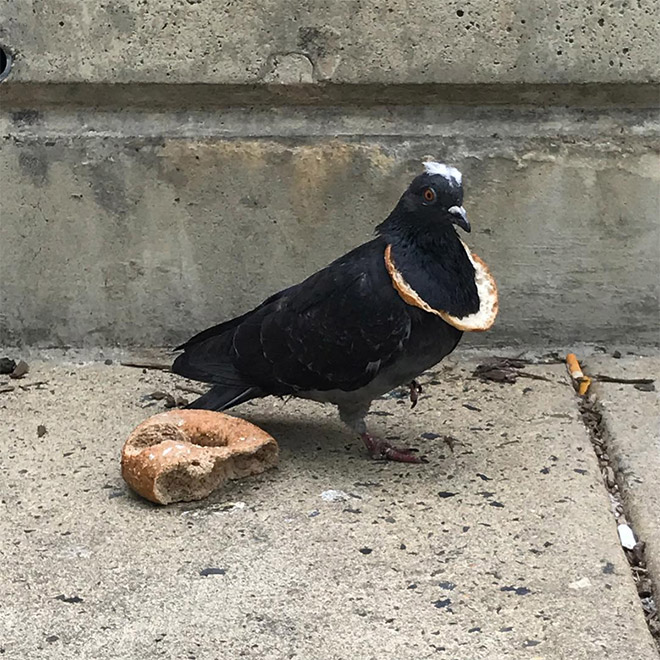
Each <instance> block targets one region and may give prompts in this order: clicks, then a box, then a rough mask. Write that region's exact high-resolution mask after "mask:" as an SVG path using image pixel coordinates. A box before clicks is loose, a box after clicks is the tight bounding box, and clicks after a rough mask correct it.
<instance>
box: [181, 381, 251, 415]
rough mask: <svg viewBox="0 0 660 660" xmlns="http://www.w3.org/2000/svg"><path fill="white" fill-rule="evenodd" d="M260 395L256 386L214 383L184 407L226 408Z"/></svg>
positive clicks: (219, 409)
mask: <svg viewBox="0 0 660 660" xmlns="http://www.w3.org/2000/svg"><path fill="white" fill-rule="evenodd" d="M258 396H260V394H259V389H258V388H256V387H247V388H245V387H243V388H231V387H223V386H222V385H214V386H213V387H212V388H211V389H210V390H209V391H208V392H206V394H202V396H200V397H199V399H195V401H193V402H192V403H189V404H188V405H187V406H186V408H203V409H204V410H216V411H222V410H228V409H229V408H233V407H234V406H237V405H238V404H239V403H245V401H249V400H250V399H254V398H256V397H258Z"/></svg>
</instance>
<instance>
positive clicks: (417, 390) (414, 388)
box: [408, 380, 423, 410]
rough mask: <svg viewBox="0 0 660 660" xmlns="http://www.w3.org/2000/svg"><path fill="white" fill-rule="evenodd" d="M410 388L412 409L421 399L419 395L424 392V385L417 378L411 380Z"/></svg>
mask: <svg viewBox="0 0 660 660" xmlns="http://www.w3.org/2000/svg"><path fill="white" fill-rule="evenodd" d="M408 387H409V388H410V402H411V404H412V405H411V406H410V409H411V410H412V409H413V408H414V407H415V406H416V405H417V401H418V400H419V395H420V394H421V393H422V391H423V390H422V386H421V385H420V384H419V383H418V382H417V381H416V380H411V381H410V385H409V386H408Z"/></svg>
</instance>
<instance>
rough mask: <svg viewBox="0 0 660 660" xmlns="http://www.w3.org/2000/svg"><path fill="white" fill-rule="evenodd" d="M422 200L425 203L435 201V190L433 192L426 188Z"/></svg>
mask: <svg viewBox="0 0 660 660" xmlns="http://www.w3.org/2000/svg"><path fill="white" fill-rule="evenodd" d="M424 200H425V201H427V202H434V201H435V190H433V188H426V190H424Z"/></svg>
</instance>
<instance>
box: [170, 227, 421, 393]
mask: <svg viewBox="0 0 660 660" xmlns="http://www.w3.org/2000/svg"><path fill="white" fill-rule="evenodd" d="M384 248H385V243H384V241H383V240H382V239H375V240H374V241H371V242H369V243H366V244H365V245H362V246H360V247H358V248H356V249H355V250H353V251H352V252H350V253H348V254H347V255H345V256H344V257H342V258H340V259H338V260H337V261H335V262H333V263H332V264H330V265H329V266H328V267H327V268H324V269H323V270H321V271H319V272H317V273H315V274H314V275H312V276H311V277H309V278H308V279H306V280H305V281H304V282H302V283H300V284H298V285H296V286H293V287H290V288H289V289H286V290H284V291H282V292H280V293H278V294H275V295H274V296H271V298H269V299H268V300H267V301H265V302H264V303H262V304H261V305H260V306H259V307H257V308H256V309H254V310H253V311H252V312H249V313H247V314H244V315H243V316H241V317H238V318H236V319H232V320H231V321H228V322H226V323H224V324H220V325H218V326H215V328H211V329H209V330H206V331H204V332H203V333H200V334H199V335H197V336H196V337H194V338H193V339H192V340H190V341H189V342H187V344H185V345H184V347H183V348H184V353H183V354H182V355H180V356H179V357H178V358H177V360H176V361H175V363H174V367H173V369H174V371H175V372H176V373H179V374H181V375H184V376H187V377H189V378H194V379H198V380H204V381H207V382H211V383H215V384H218V385H223V386H227V387H234V388H241V387H258V388H260V390H261V391H263V392H264V393H271V394H290V393H295V392H300V391H308V390H330V389H343V390H347V391H348V390H354V389H358V388H359V387H362V386H363V385H366V384H367V383H368V382H370V381H371V380H372V378H374V377H375V375H376V374H377V373H378V371H379V370H380V369H381V368H382V367H383V366H384V365H386V364H388V363H389V362H390V361H392V360H393V359H395V358H396V356H398V355H399V354H400V353H401V351H402V350H403V347H404V345H405V342H406V340H407V338H408V337H409V335H410V328H411V321H410V317H409V314H408V312H407V310H406V307H407V306H406V305H405V303H404V302H403V301H402V300H401V298H399V296H398V294H397V293H396V292H395V290H394V289H393V287H392V285H391V281H390V279H389V276H388V274H387V271H386V269H385V264H384V257H383V254H384Z"/></svg>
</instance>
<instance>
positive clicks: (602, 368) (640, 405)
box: [589, 357, 660, 598]
mask: <svg viewBox="0 0 660 660" xmlns="http://www.w3.org/2000/svg"><path fill="white" fill-rule="evenodd" d="M589 373H592V374H598V373H602V374H604V375H606V376H610V377H614V378H622V379H636V378H654V379H656V383H655V384H654V387H655V389H654V390H652V391H644V390H640V389H637V388H636V387H635V386H634V385H633V384H624V383H606V382H598V383H596V384H595V385H594V392H595V394H596V396H597V398H598V404H599V410H600V412H601V414H602V416H603V426H604V431H605V440H606V443H607V450H608V453H609V456H610V460H611V461H612V463H613V467H614V469H615V471H616V473H617V476H618V480H619V485H620V487H621V492H622V495H623V498H624V502H625V508H626V513H627V515H628V517H629V518H630V520H631V522H632V525H633V527H634V529H635V532H636V533H637V535H638V537H639V540H642V541H644V542H645V543H646V560H647V564H648V568H649V571H650V572H651V574H652V577H653V581H654V583H655V591H656V597H657V598H660V393H659V392H658V388H660V382H658V381H660V357H627V358H625V359H619V360H613V359H611V358H610V359H608V358H597V357H594V358H590V359H589Z"/></svg>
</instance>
